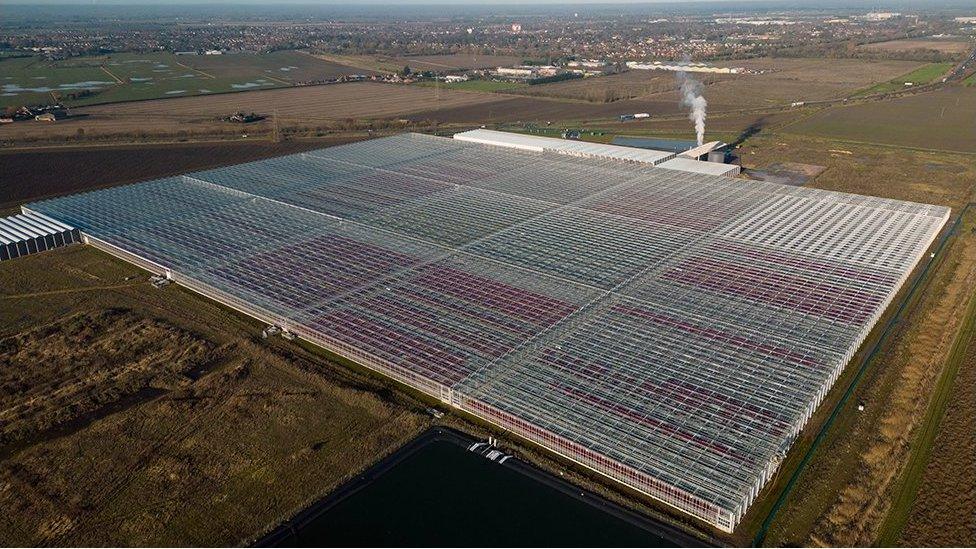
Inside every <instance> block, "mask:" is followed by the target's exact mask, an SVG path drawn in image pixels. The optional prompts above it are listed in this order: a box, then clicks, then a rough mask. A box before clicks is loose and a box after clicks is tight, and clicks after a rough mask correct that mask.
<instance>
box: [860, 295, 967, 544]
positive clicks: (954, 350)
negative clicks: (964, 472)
mask: <svg viewBox="0 0 976 549" xmlns="http://www.w3.org/2000/svg"><path fill="white" fill-rule="evenodd" d="M974 333H976V292H974V293H972V294H970V296H969V303H968V305H967V306H966V313H965V314H964V316H963V323H962V325H961V326H960V327H959V330H958V331H957V332H956V334H955V336H954V337H953V342H952V347H951V350H950V352H949V356H948V357H946V360H945V362H944V363H943V364H944V366H943V368H942V372H941V374H940V375H939V379H938V381H937V382H936V390H935V394H934V395H933V397H932V400H931V401H930V402H929V406H928V409H927V411H926V413H925V418H924V420H923V421H922V423H921V424H920V425H919V427H920V429H921V430H920V431H919V433H918V434H917V435H916V436H915V437H914V439H913V440H912V442H911V448H912V452H911V457H910V458H909V461H908V464H907V465H906V466H905V470H904V471H902V474H901V475H900V476H899V480H898V483H899V484H900V487H899V488H898V489H896V494H895V499H894V502H893V503H892V506H891V509H889V510H888V513H887V516H886V517H885V520H884V522H882V526H881V530H880V535H879V537H878V539H877V540H876V543H875V545H876V546H881V547H893V546H894V544H895V543H896V542H897V541H898V540H899V538H900V537H901V535H902V532H903V531H904V529H905V525H906V524H907V523H908V518H909V515H910V514H911V510H912V507H913V504H914V502H915V498H916V497H917V495H918V489H919V487H920V486H921V482H922V477H923V476H924V473H925V469H926V467H927V466H928V463H929V459H930V458H931V455H932V445H933V444H934V442H935V437H936V436H937V435H938V434H939V431H940V426H941V425H942V419H943V418H944V417H945V412H946V407H947V406H948V404H949V395H951V394H952V390H953V388H954V387H955V381H956V377H957V376H958V374H959V369H960V367H961V365H962V360H963V358H965V357H966V356H967V351H969V350H970V347H972V346H973V345H972V343H973V335H974Z"/></svg>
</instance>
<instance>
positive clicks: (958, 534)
mask: <svg viewBox="0 0 976 549" xmlns="http://www.w3.org/2000/svg"><path fill="white" fill-rule="evenodd" d="M974 303H976V300H974ZM973 306H974V305H973V304H971V305H970V307H971V309H972V307H973ZM970 314H973V312H972V310H971V311H970ZM970 321H972V317H970ZM969 333H970V337H969V341H968V343H967V342H966V341H965V338H964V337H961V338H960V339H959V340H958V346H957V348H956V353H955V354H954V360H956V361H958V364H956V365H955V366H956V367H957V368H958V373H957V377H956V379H955V383H954V384H953V386H952V388H951V392H949V394H948V396H947V398H946V400H945V405H946V406H945V413H944V415H943V416H942V419H941V421H940V422H939V423H938V433H937V434H936V435H935V438H934V440H932V441H930V442H931V454H930V455H929V459H928V462H927V463H926V464H925V469H924V471H922V472H921V478H920V481H919V488H918V492H917V493H916V494H915V498H914V501H913V502H912V504H911V510H910V512H909V514H908V516H907V521H906V524H905V527H904V529H903V530H902V532H901V538H900V539H899V540H897V541H898V545H901V546H903V547H924V546H930V547H932V546H943V547H950V546H954V545H959V546H965V545H971V544H972V541H973V540H974V539H976V520H974V517H973V514H972V509H974V508H976V460H973V453H974V452H976V336H974V335H973V329H972V325H970V332H969Z"/></svg>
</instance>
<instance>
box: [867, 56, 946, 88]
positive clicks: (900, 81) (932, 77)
mask: <svg viewBox="0 0 976 549" xmlns="http://www.w3.org/2000/svg"><path fill="white" fill-rule="evenodd" d="M952 67H953V64H952V63H929V64H927V65H923V66H921V67H919V68H917V69H915V70H913V71H912V72H910V73H908V74H903V75H901V76H899V77H898V78H895V79H893V80H889V81H888V82H882V83H881V84H876V85H874V86H871V87H870V88H865V89H863V90H861V91H859V92H857V93H856V94H855V95H871V94H874V93H891V92H893V91H898V90H903V89H905V88H906V87H907V86H906V84H908V83H911V85H912V86H921V85H923V84H929V83H931V82H934V81H936V80H938V79H939V78H941V77H942V75H944V74H946V73H947V72H949V70H950V69H952Z"/></svg>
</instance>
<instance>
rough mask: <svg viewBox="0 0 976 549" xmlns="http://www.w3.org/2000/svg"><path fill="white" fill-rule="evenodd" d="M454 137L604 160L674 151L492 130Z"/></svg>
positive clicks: (660, 158)
mask: <svg viewBox="0 0 976 549" xmlns="http://www.w3.org/2000/svg"><path fill="white" fill-rule="evenodd" d="M454 139H457V140H460V141H469V142H471V143H480V144H482V145H494V146H496V147H506V148H509V149H520V150H523V151H532V152H547V151H548V152H555V153H559V154H566V155H570V156H580V157H583V158H603V159H607V160H626V161H630V162H641V163H645V164H651V165H657V164H660V163H661V162H664V161H665V160H670V159H671V158H674V153H670V152H664V151H654V150H649V149H636V148H633V147H621V146H620V145H606V144H604V143H590V142H587V141H574V140H569V139H558V138H555V137H541V136H536V135H525V134H521V133H510V132H499V131H495V130H484V129H481V130H471V131H467V132H461V133H456V134H454Z"/></svg>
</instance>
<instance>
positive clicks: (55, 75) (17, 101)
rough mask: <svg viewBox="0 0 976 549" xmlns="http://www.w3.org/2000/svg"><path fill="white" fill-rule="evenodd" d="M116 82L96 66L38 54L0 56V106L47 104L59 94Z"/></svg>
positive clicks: (106, 85) (92, 88) (108, 85)
mask: <svg viewBox="0 0 976 549" xmlns="http://www.w3.org/2000/svg"><path fill="white" fill-rule="evenodd" d="M115 85H117V81H116V79H114V78H112V77H111V76H110V75H108V74H106V73H105V72H104V71H103V70H102V69H101V68H99V67H98V66H75V65H57V64H51V63H47V62H45V61H43V60H42V59H41V58H39V57H14V58H0V90H2V91H0V107H7V106H19V105H23V104H33V103H50V102H52V101H54V100H55V99H54V98H55V97H56V96H57V95H58V94H66V93H78V92H82V91H84V90H86V89H91V90H105V89H108V88H111V87H113V86H115Z"/></svg>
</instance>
